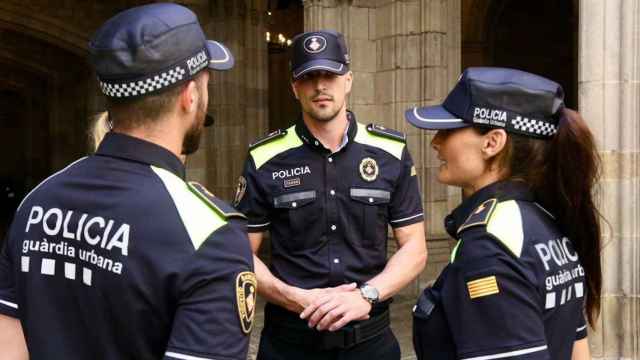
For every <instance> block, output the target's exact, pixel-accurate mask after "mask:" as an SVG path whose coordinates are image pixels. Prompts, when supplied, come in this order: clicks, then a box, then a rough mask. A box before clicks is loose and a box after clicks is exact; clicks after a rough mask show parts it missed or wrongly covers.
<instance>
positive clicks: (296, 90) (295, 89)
mask: <svg viewBox="0 0 640 360" xmlns="http://www.w3.org/2000/svg"><path fill="white" fill-rule="evenodd" d="M291 91H293V96H295V97H296V100H300V97H298V88H297V87H296V82H295V81H292V82H291Z"/></svg>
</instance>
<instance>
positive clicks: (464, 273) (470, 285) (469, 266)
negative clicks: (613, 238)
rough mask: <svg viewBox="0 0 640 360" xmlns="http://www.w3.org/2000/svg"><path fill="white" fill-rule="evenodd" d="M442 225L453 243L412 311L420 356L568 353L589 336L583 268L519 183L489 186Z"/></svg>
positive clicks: (565, 357)
mask: <svg viewBox="0 0 640 360" xmlns="http://www.w3.org/2000/svg"><path fill="white" fill-rule="evenodd" d="M445 225H446V227H447V230H448V231H449V233H450V234H452V236H455V237H456V238H458V239H459V241H458V245H457V247H456V249H454V251H453V254H452V258H451V263H450V264H449V265H448V266H447V267H446V268H445V269H444V271H443V272H442V274H441V275H440V277H439V278H438V280H437V281H436V283H435V284H434V286H433V288H429V289H426V290H425V291H424V292H423V294H422V295H421V296H420V298H419V300H418V304H417V305H416V307H415V309H414V345H415V348H416V352H417V354H418V358H419V359H421V360H424V359H439V360H440V359H486V360H490V359H553V360H569V359H571V352H572V349H573V343H574V342H575V341H576V340H578V339H582V338H584V337H586V334H587V332H586V324H585V318H584V313H583V311H584V310H583V309H584V302H585V290H586V286H587V284H586V282H585V274H584V269H583V268H582V266H581V265H580V261H579V259H578V254H577V253H576V251H575V250H574V248H573V245H572V243H571V240H570V239H568V238H567V237H565V236H564V235H563V234H562V233H561V232H560V230H559V228H558V226H557V225H556V222H555V219H554V218H553V215H551V214H550V213H548V212H547V211H546V210H545V209H543V208H542V207H541V206H540V205H538V204H537V203H536V202H535V200H534V198H533V196H532V194H531V193H530V192H529V190H528V189H527V188H526V186H525V185H524V184H522V183H516V182H498V183H494V184H492V185H489V186H487V187H485V188H483V189H481V190H479V191H478V192H476V193H475V194H473V195H472V196H471V197H469V198H468V199H466V200H465V201H464V202H463V203H462V204H461V205H460V206H459V207H458V208H457V209H456V210H454V211H453V213H452V214H451V215H449V216H448V217H447V219H446V221H445Z"/></svg>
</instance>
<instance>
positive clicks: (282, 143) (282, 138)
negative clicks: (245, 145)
mask: <svg viewBox="0 0 640 360" xmlns="http://www.w3.org/2000/svg"><path fill="white" fill-rule="evenodd" d="M298 146H302V140H300V138H299V137H298V134H296V131H295V125H293V126H291V127H290V128H288V129H287V130H278V131H274V132H272V133H271V134H269V135H267V136H266V137H265V138H263V139H261V140H258V141H257V142H255V143H253V144H252V145H251V148H250V149H249V154H250V155H251V157H252V158H253V162H254V164H255V166H256V170H257V169H259V168H260V167H261V166H262V165H264V164H265V163H267V162H268V161H269V160H271V159H272V158H273V157H274V156H277V155H278V154H281V153H283V152H285V151H287V150H289V149H293V148H296V147H298Z"/></svg>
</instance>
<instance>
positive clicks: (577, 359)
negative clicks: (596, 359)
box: [571, 338, 591, 360]
mask: <svg viewBox="0 0 640 360" xmlns="http://www.w3.org/2000/svg"><path fill="white" fill-rule="evenodd" d="M589 359H591V353H590V351H589V342H588V341H587V338H584V339H580V340H577V341H575V342H574V343H573V352H572V354H571V360H589Z"/></svg>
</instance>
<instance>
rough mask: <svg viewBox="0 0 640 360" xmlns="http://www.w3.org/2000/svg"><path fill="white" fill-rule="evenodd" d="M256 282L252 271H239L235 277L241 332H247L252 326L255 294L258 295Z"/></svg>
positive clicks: (254, 311)
mask: <svg viewBox="0 0 640 360" xmlns="http://www.w3.org/2000/svg"><path fill="white" fill-rule="evenodd" d="M257 293H258V282H257V280H256V276H255V275H254V273H252V272H250V271H245V272H241V273H240V274H238V277H237V278H236V300H237V305H238V315H239V316H240V325H241V327H242V332H243V333H245V334H249V333H250V332H251V329H252V328H253V320H254V318H255V315H256V296H257V295H258V294H257Z"/></svg>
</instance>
